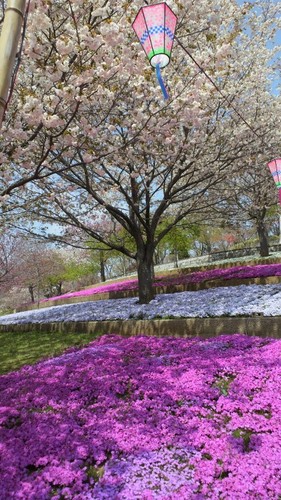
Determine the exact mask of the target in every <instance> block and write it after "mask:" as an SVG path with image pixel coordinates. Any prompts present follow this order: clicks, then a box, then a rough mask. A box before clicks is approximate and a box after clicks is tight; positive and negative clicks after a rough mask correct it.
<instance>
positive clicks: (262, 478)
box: [0, 335, 281, 500]
mask: <svg viewBox="0 0 281 500" xmlns="http://www.w3.org/2000/svg"><path fill="white" fill-rule="evenodd" d="M280 359H281V341H280V340H272V339H260V338H249V337H246V336H242V335H232V336H230V335H229V336H221V337H217V338H213V339H209V340H199V339H189V340H186V339H171V338H166V339H163V338H149V337H136V338H129V339H124V338H121V337H118V336H104V337H101V338H100V339H99V340H96V341H94V342H92V343H91V344H90V345H89V346H88V347H86V348H83V349H80V350H72V351H69V352H68V353H67V354H65V355H63V356H61V357H58V358H54V359H51V360H48V361H45V362H41V363H38V364H37V365H36V366H33V367H25V368H23V369H21V370H19V371H18V372H14V373H11V374H7V375H3V376H2V377H0V390H1V393H0V394H1V399H0V404H1V407H0V424H1V428H0V429H1V430H0V498H1V500H4V499H5V500H7V499H24V500H26V499H28V500H39V499H40V500H45V499H46V500H47V499H51V498H52V499H55V500H59V499H62V498H64V499H75V500H85V499H86V500H87V499H88V500H90V499H95V500H99V499H104V500H108V499H114V500H118V499H120V500H126V499H128V500H136V499H140V500H152V499H163V500H164V499H165V500H168V499H171V500H176V499H178V500H182V499H191V500H193V499H197V500H199V499H201V500H202V499H212V500H219V499H220V500H221V499H235V500H247V499H259V500H262V499H276V500H278V499H280V495H281V445H280V442H281V419H280V415H281V398H280V394H281V363H280Z"/></svg>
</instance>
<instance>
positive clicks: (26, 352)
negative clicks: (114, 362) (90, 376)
mask: <svg viewBox="0 0 281 500" xmlns="http://www.w3.org/2000/svg"><path fill="white" fill-rule="evenodd" d="M94 338H97V334H94V333H92V334H91V333H68V334H66V333H60V332H55V333H54V332H51V333H43V332H24V333H22V332H17V333H13V332H0V346H1V348H0V374H3V373H6V372H9V371H13V370H18V369H19V368H20V367H21V366H23V365H32V364H34V363H36V362H37V361H39V360H40V359H42V358H48V357H52V356H57V355H59V354H61V353H62V352H63V351H65V350H66V349H67V348H69V347H73V346H76V347H79V346H82V345H85V344H88V343H89V342H91V341H92V340H93V339H94Z"/></svg>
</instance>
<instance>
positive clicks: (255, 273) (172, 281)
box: [42, 264, 281, 302]
mask: <svg viewBox="0 0 281 500" xmlns="http://www.w3.org/2000/svg"><path fill="white" fill-rule="evenodd" d="M267 276H281V264H261V265H256V266H236V267H231V268H228V269H211V270H208V271H197V272H194V273H190V274H186V275H182V276H176V277H171V278H169V277H162V278H157V279H156V280H155V283H154V286H155V287H156V286H158V287H161V286H167V285H185V284H188V283H201V282H203V281H208V280H214V279H225V280H230V279H232V278H240V279H243V278H262V277H267ZM137 288H138V281H137V280H135V279H130V280H125V281H121V282H118V283H109V284H107V285H101V286H98V287H95V288H88V289H87V290H80V291H77V292H69V293H65V294H63V295H59V296H57V297H51V298H50V299H43V300H42V302H46V301H48V300H59V299H67V298H71V297H86V296H89V295H95V294H101V293H108V292H121V291H129V290H137Z"/></svg>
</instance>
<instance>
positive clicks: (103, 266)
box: [100, 252, 106, 281]
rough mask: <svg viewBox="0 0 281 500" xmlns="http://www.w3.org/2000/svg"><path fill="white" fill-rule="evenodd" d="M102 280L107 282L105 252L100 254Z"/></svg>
mask: <svg viewBox="0 0 281 500" xmlns="http://www.w3.org/2000/svg"><path fill="white" fill-rule="evenodd" d="M100 279H101V281H106V277H105V261H104V258H103V252H100Z"/></svg>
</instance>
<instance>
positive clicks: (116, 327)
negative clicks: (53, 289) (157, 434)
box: [0, 316, 281, 338]
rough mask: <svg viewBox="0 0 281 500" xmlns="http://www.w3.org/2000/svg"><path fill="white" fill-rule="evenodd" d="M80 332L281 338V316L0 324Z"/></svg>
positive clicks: (20, 329) (5, 328)
mask: <svg viewBox="0 0 281 500" xmlns="http://www.w3.org/2000/svg"><path fill="white" fill-rule="evenodd" d="M3 331H4V332H11V333H13V332H23V333H25V332H26V333H27V334H28V332H34V331H37V332H38V333H40V332H56V331H60V332H65V333H68V332H77V334H79V333H82V332H83V333H84V332H89V333H94V334H96V335H104V334H111V333H115V334H119V335H124V336H128V337H129V336H134V335H148V336H158V337H164V336H172V337H202V338H207V337H214V336H216V335H222V334H233V333H242V334H246V335H256V336H260V337H273V338H281V316H278V317H263V316H253V317H220V318H187V319H184V318H183V319H165V320H161V319H157V320H126V321H122V320H119V321H88V322H82V321H78V322H65V323H63V322H62V323H43V324H39V323H26V324H17V325H0V332H3Z"/></svg>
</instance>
